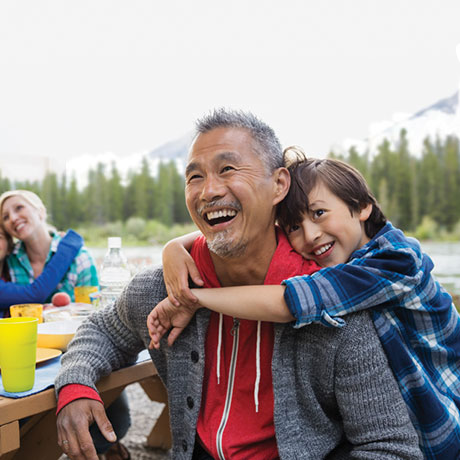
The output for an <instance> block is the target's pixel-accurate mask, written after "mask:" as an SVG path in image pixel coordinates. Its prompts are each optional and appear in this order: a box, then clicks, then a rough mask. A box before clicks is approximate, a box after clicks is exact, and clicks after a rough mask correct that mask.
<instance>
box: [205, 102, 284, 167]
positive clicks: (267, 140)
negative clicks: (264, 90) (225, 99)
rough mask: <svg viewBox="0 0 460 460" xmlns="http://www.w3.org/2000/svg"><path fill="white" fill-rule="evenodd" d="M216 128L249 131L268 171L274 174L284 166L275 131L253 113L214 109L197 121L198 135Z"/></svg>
mask: <svg viewBox="0 0 460 460" xmlns="http://www.w3.org/2000/svg"><path fill="white" fill-rule="evenodd" d="M216 128H242V129H246V130H248V131H249V133H250V134H251V136H252V138H253V139H254V141H256V143H257V144H258V146H259V147H260V149H257V151H258V153H259V154H261V155H262V157H263V158H261V160H262V161H263V162H264V163H265V165H266V166H267V168H268V170H269V171H270V172H273V171H274V170H275V169H277V168H281V167H282V166H284V163H283V150H282V148H281V144H280V141H279V140H278V137H277V136H276V134H275V131H273V129H272V128H270V126H268V125H267V124H266V123H264V122H263V121H262V120H260V119H259V118H257V117H256V116H255V115H253V114H252V113H250V112H243V111H242V110H230V109H225V108H218V109H214V110H213V111H212V112H211V113H209V114H207V115H205V116H204V117H202V118H200V119H198V120H197V122H196V135H199V134H205V133H207V132H209V131H211V130H213V129H216ZM259 150H260V152H259Z"/></svg>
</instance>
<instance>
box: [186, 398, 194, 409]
mask: <svg viewBox="0 0 460 460" xmlns="http://www.w3.org/2000/svg"><path fill="white" fill-rule="evenodd" d="M194 405H195V402H194V401H193V398H192V397H191V396H187V406H188V408H189V409H193V406H194Z"/></svg>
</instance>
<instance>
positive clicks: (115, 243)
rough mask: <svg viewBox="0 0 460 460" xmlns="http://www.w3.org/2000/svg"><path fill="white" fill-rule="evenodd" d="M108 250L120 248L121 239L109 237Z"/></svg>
mask: <svg viewBox="0 0 460 460" xmlns="http://www.w3.org/2000/svg"><path fill="white" fill-rule="evenodd" d="M108 243H109V249H110V248H121V238H120V237H119V236H110V237H109V239H108Z"/></svg>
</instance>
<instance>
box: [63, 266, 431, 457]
mask: <svg viewBox="0 0 460 460" xmlns="http://www.w3.org/2000/svg"><path fill="white" fill-rule="evenodd" d="M166 295H167V294H166V290H165V287H164V284H163V276H162V271H161V269H148V270H145V271H143V272H142V273H140V274H138V275H136V276H135V277H134V278H133V280H132V281H131V283H130V284H129V286H128V287H127V288H126V289H125V291H124V292H123V294H122V295H121V296H120V298H119V299H118V301H117V302H116V303H115V304H114V305H112V306H110V307H107V308H105V309H104V310H101V311H98V312H96V313H95V314H93V315H92V316H91V317H90V318H89V319H88V320H87V321H86V322H85V323H84V324H83V325H82V326H81V327H80V328H79V330H78V332H77V334H76V336H75V338H74V339H73V340H72V342H71V344H70V346H69V349H68V351H67V353H65V354H64V356H63V358H62V368H61V371H60V373H59V375H58V377H57V379H56V391H57V392H59V389H60V388H62V387H63V386H64V385H67V384H70V383H79V384H82V385H87V386H90V387H92V388H95V386H94V384H95V382H97V381H98V380H99V379H100V378H101V377H102V376H104V375H107V374H109V373H110V372H111V371H112V370H113V369H117V368H120V367H123V366H126V365H128V364H130V363H133V362H135V360H136V355H137V353H138V352H139V351H141V350H142V349H144V348H146V347H147V345H148V343H149V341H150V338H149V335H148V331H147V326H146V318H147V315H148V314H149V313H150V311H151V310H152V308H153V307H155V305H156V304H157V303H158V302H159V301H160V300H162V299H163V298H165V297H166ZM209 315H210V312H209V311H208V310H205V309H201V310H199V311H198V312H197V313H196V315H195V316H194V317H193V319H192V321H191V322H190V324H189V326H188V327H187V328H186V330H185V331H184V332H183V333H182V335H181V336H180V337H179V339H178V340H177V341H176V343H175V344H174V345H173V347H171V348H168V346H167V345H166V344H165V343H164V344H163V345H162V348H161V350H154V351H151V353H150V354H151V356H152V359H153V362H154V364H155V366H156V368H157V370H158V373H159V374H160V376H161V378H162V379H163V381H164V383H165V384H166V386H167V388H168V398H169V404H170V406H169V407H170V416H171V429H172V434H173V447H172V456H173V457H174V458H177V459H190V458H191V457H192V452H193V446H194V442H195V433H196V423H197V419H198V413H199V409H200V403H201V388H202V379H203V373H204V343H205V336H206V328H207V324H208V320H209ZM274 328H275V343H274V350H273V362H272V373H273V387H274V397H275V407H274V423H275V432H276V440H277V445H278V450H279V455H280V458H281V459H314V460H318V459H322V458H328V459H339V458H340V459H341V458H357V459H358V458H359V459H383V458H385V459H389V458H394V459H396V458H397V459H411V460H412V459H418V458H422V455H421V453H420V450H419V448H418V438H417V435H416V433H415V430H414V428H413V426H412V424H411V422H410V421H409V416H408V413H407V409H406V405H405V404H404V402H403V400H402V396H401V394H400V391H399V389H398V386H397V383H396V381H395V379H394V377H393V374H392V372H391V370H390V368H389V365H388V362H387V359H386V356H385V354H384V352H383V349H382V347H381V345H380V341H379V339H378V337H377V334H376V332H375V329H374V326H373V323H372V321H371V319H370V317H369V316H368V314H367V313H365V312H363V313H357V314H351V315H349V316H348V317H347V326H346V327H344V328H343V329H337V328H327V327H324V326H320V325H311V326H308V327H305V328H302V329H294V328H293V327H292V326H291V325H290V324H275V325H274ZM251 352H253V351H251ZM188 398H192V399H193V401H194V404H193V405H192V404H187V399H188ZM261 404H263V401H261ZM190 406H191V408H190Z"/></svg>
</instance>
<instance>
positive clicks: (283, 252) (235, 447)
mask: <svg viewBox="0 0 460 460" xmlns="http://www.w3.org/2000/svg"><path fill="white" fill-rule="evenodd" d="M277 238H278V246H277V249H276V251H275V254H274V255H273V258H272V261H271V263H270V266H269V269H268V272H267V275H266V277H265V281H264V284H280V283H281V282H282V281H283V280H284V279H286V278H290V277H292V276H296V275H304V274H307V275H309V274H311V273H314V272H315V271H317V270H318V269H319V267H318V266H317V265H316V264H315V263H314V262H312V261H308V260H305V259H303V258H302V257H301V256H300V255H299V254H297V253H296V252H295V251H294V250H293V249H292V247H291V246H290V244H289V242H288V240H287V238H286V236H285V234H284V233H283V232H282V231H281V230H279V229H278V231H277ZM192 257H193V259H194V260H195V263H196V264H197V266H198V269H199V271H200V274H201V276H202V279H203V281H204V283H205V287H220V283H219V281H218V279H217V275H216V273H215V270H214V265H213V263H212V259H211V255H210V253H209V250H208V248H207V245H206V241H205V239H204V238H203V237H200V238H198V239H197V240H195V243H194V245H193V249H192ZM222 316H223V326H222V337H221V348H220V352H219V345H218V344H219V330H220V327H219V314H217V313H214V312H213V313H212V314H211V318H210V321H209V326H208V330H207V336H206V344H205V354H206V359H205V371H204V381H203V393H202V402H201V409H200V415H199V418H198V424H197V433H198V436H199V439H200V441H201V444H202V446H203V447H204V448H205V449H206V450H207V451H208V453H209V454H210V455H212V456H213V457H214V458H216V459H223V458H231V459H247V458H251V459H260V460H267V459H275V458H279V455H278V449H277V446H276V438H275V426H274V421H273V409H274V398H273V383H272V373H271V362H272V354H273V340H274V332H273V324H272V323H268V322H261V323H260V333H259V334H258V333H257V329H258V322H257V321H249V320H238V321H239V325H238V326H235V322H234V319H233V318H232V317H229V316H226V315H222ZM232 329H233V330H232ZM236 330H237V332H236ZM258 338H259V339H260V342H259V347H260V351H259V352H258V351H257V343H258ZM259 358H260V364H259V366H257V360H258V359H259ZM219 360H220V361H219ZM218 363H220V366H218ZM218 367H219V373H220V376H219V377H218ZM258 367H259V369H260V377H259V378H258V376H257V369H258ZM257 400H258V407H257V408H256V402H257Z"/></svg>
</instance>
